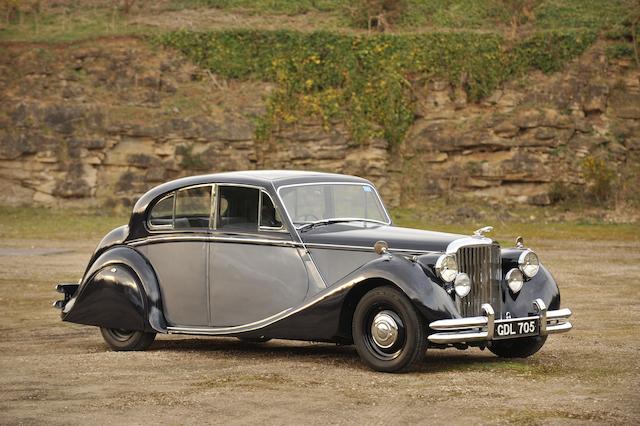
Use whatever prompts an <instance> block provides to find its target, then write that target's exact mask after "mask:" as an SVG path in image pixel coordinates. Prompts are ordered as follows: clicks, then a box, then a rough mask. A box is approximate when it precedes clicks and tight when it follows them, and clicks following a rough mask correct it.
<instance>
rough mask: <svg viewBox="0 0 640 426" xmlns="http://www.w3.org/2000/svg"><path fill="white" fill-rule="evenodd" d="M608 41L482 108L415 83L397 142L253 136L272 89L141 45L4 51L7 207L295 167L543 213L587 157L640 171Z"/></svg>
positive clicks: (632, 107)
mask: <svg viewBox="0 0 640 426" xmlns="http://www.w3.org/2000/svg"><path fill="white" fill-rule="evenodd" d="M605 47H606V46H605V45H604V42H598V43H596V44H595V45H594V46H592V47H591V48H590V49H589V50H588V51H587V52H586V53H585V54H584V55H582V56H581V57H580V58H579V59H578V60H576V61H573V62H572V63H570V64H568V65H567V66H566V67H565V68H564V70H563V71H562V72H558V73H554V74H550V75H545V74H542V73H532V74H529V75H527V76H526V77H524V78H521V79H518V80H516V81H511V82H509V83H508V84H506V85H505V86H504V87H502V88H501V89H500V90H498V91H496V92H494V93H493V94H492V95H491V96H489V97H487V98H485V99H484V100H483V101H481V102H479V103H477V102H469V101H468V100H467V99H466V95H465V92H464V91H463V90H458V89H454V88H452V87H451V86H450V85H449V84H448V83H445V82H442V81H430V82H428V83H423V82H413V83H412V85H413V89H414V90H413V92H414V94H415V97H416V102H415V105H416V110H415V116H416V119H415V122H414V124H413V126H412V127H411V129H410V130H409V132H408V136H407V138H406V140H405V142H404V143H402V144H400V145H399V146H389V145H388V143H387V142H386V141H384V140H380V139H376V140H369V141H365V142H363V143H356V142H354V141H353V140H351V139H350V137H349V133H348V132H347V131H345V129H344V128H343V126H342V124H341V123H331V125H329V126H323V125H322V123H319V122H317V121H315V120H311V119H310V120H308V121H305V122H302V123H298V124H296V125H292V126H285V127H283V128H281V129H280V130H279V131H277V132H276V133H275V135H274V137H273V138H271V140H270V141H269V142H264V141H259V140H258V139H257V138H256V136H255V133H256V131H255V130H256V129H255V122H256V118H257V117H259V116H260V115H261V114H264V109H265V102H264V98H265V95H266V94H268V93H269V92H270V90H272V88H273V87H272V86H271V85H269V84H266V83H259V82H237V81H225V80H222V79H220V78H219V77H217V76H215V75H213V74H210V73H207V72H205V71H203V70H201V69H198V68H197V67H195V66H193V65H191V64H190V63H189V62H188V61H187V60H185V59H184V58H183V57H182V56H180V55H179V54H177V53H174V52H172V51H168V50H163V49H160V48H157V47H152V46H150V45H149V44H148V43H146V42H144V41H141V40H138V39H135V38H112V39H101V40H96V41H91V42H83V43H77V44H58V45H45V44H42V45H40V44H27V43H15V44H5V45H3V46H2V47H1V48H2V50H3V51H4V53H3V54H2V55H0V201H1V202H2V203H5V204H23V203H28V204H32V203H35V204H42V205H67V206H68V205H78V206H124V207H128V206H130V205H131V204H132V203H133V202H134V201H135V199H136V198H137V197H138V196H139V195H140V194H141V193H143V192H144V191H146V190H147V189H149V188H151V187H152V186H154V185H156V184H158V183H161V182H163V181H166V180H169V179H172V178H176V177H179V176H185V175H191V174H200V173H209V172H217V171H227V170H242V169H269V168H288V169H309V170H323V171H333V172H340V173H348V174H357V175H360V176H364V177H367V178H369V179H371V180H372V181H373V182H374V183H376V184H377V185H378V186H379V188H380V190H381V193H382V195H383V197H384V198H385V199H386V201H387V202H388V203H390V204H391V205H399V204H401V203H402V204H411V203H414V202H417V203H419V202H421V201H422V200H424V199H428V198H429V197H433V196H440V195H442V194H445V193H447V192H449V191H455V192H456V193H461V194H469V195H478V196H485V197H492V198H497V199H501V200H504V199H506V200H510V201H514V202H526V203H532V204H549V203H550V202H551V201H552V195H553V194H551V195H550V192H552V190H553V185H554V184H556V185H557V183H558V182H561V183H563V184H566V185H574V186H576V187H577V188H580V187H581V186H583V185H584V184H585V181H584V179H583V176H582V169H581V167H582V166H581V165H582V163H583V161H584V158H587V157H589V156H597V157H601V158H604V159H606V160H607V161H608V164H610V165H611V167H612V168H614V169H621V168H624V167H627V166H628V165H630V164H631V165H634V164H635V165H637V164H638V163H639V159H640V79H639V77H640V74H639V72H638V69H637V68H636V67H635V65H634V64H632V63H631V62H630V61H629V60H623V59H620V60H616V61H611V60H609V59H608V58H607V57H606V55H605ZM556 188H557V187H556Z"/></svg>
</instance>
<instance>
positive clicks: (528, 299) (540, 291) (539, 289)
mask: <svg viewBox="0 0 640 426" xmlns="http://www.w3.org/2000/svg"><path fill="white" fill-rule="evenodd" d="M502 292H503V294H504V298H503V303H502V311H503V313H504V314H505V315H506V313H507V312H509V313H510V314H511V317H512V318H516V317H526V316H528V315H530V314H532V313H533V305H532V303H533V301H534V300H536V299H542V301H543V302H544V303H545V304H546V305H547V308H548V309H549V310H552V309H560V289H559V288H558V284H556V280H555V279H554V278H553V275H551V272H549V270H548V269H547V268H545V267H544V266H543V265H540V270H539V271H538V273H537V274H536V275H535V276H534V277H533V278H530V279H529V280H527V281H525V283H524V286H523V287H522V290H520V291H519V292H518V293H517V294H514V293H513V292H512V291H511V290H510V289H509V286H508V285H507V282H506V280H503V282H502Z"/></svg>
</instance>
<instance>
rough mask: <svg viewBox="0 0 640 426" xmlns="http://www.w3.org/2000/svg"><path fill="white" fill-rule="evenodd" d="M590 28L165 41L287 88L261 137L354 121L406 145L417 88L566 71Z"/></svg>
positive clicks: (237, 33) (218, 35) (221, 68)
mask: <svg viewBox="0 0 640 426" xmlns="http://www.w3.org/2000/svg"><path fill="white" fill-rule="evenodd" d="M595 37H596V34H595V33H594V32H593V31H589V30H568V31H546V32H538V33H535V34H534V35H532V36H530V37H528V38H525V39H523V40H521V41H519V42H517V43H515V44H513V43H511V46H509V42H508V41H507V40H506V39H505V38H504V37H503V36H501V35H499V34H495V33H477V32H440V33H424V34H403V35H388V34H379V35H375V36H370V35H363V34H358V35H349V34H336V33H329V32H312V33H303V32H297V31H252V30H232V31H214V32H194V31H177V32H170V33H166V34H163V35H161V36H159V38H158V39H159V41H160V43H162V44H163V45H165V46H171V47H174V48H177V49H179V50H180V51H182V52H183V53H184V54H185V55H187V56H188V57H189V58H191V59H192V60H193V61H194V62H196V63H197V64H199V65H200V66H202V67H205V68H207V69H210V70H211V71H212V72H214V73H216V74H219V75H222V76H223V77H226V78H259V79H262V80H265V81H271V82H275V83H277V87H276V89H275V90H274V91H273V92H272V94H271V96H270V98H269V100H268V112H267V115H266V117H264V118H263V119H262V121H261V126H260V131H261V135H262V136H263V137H267V136H268V135H269V134H270V131H271V130H272V129H273V128H274V127H276V126H277V125H278V124H279V123H293V122H295V121H297V120H299V119H300V118H302V117H309V116H319V117H321V118H322V119H323V120H324V122H325V123H327V124H328V123H329V122H330V121H333V120H341V121H344V122H345V123H346V124H347V125H348V127H349V129H350V131H351V133H352V136H353V137H354V139H356V140H360V141H361V140H364V139H367V138H375V137H382V138H384V139H386V140H387V141H389V142H391V143H399V142H400V141H402V139H403V137H404V134H405V132H406V130H407V129H408V128H409V126H410V125H411V123H412V122H413V119H414V115H413V107H412V102H413V95H412V92H411V84H412V82H413V81H421V80H422V81H424V80H427V79H430V78H439V79H445V80H448V81H449V82H450V83H451V84H452V85H453V86H461V87H462V88H464V90H465V91H466V92H467V94H468V96H469V98H470V99H472V100H478V99H480V98H482V97H483V96H486V95H488V94H489V93H491V92H492V91H493V90H494V89H495V88H496V87H498V86H499V85H500V84H501V83H502V82H504V81H505V80H507V79H508V78H511V77H513V76H515V75H519V74H521V73H523V72H525V71H528V70H531V69H537V70H541V71H544V72H549V71H555V70H558V69H559V68H560V67H561V66H562V65H563V64H564V63H565V62H566V61H567V60H568V59H571V58H573V57H574V56H576V55H578V54H580V53H582V52H583V51H584V49H585V48H586V47H588V46H589V45H590V44H591V43H592V42H593V41H594V39H595Z"/></svg>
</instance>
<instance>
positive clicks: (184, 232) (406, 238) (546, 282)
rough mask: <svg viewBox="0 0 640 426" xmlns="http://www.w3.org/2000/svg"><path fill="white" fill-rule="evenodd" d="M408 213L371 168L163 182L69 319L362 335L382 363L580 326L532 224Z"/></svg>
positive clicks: (107, 328) (117, 239)
mask: <svg viewBox="0 0 640 426" xmlns="http://www.w3.org/2000/svg"><path fill="white" fill-rule="evenodd" d="M490 230H491V228H490V227H487V228H482V229H479V230H477V231H476V232H475V233H473V235H471V236H464V235H454V234H448V233H442V232H431V231H423V230H416V229H407V228H401V227H397V226H394V225H393V224H392V222H391V219H390V217H389V214H388V213H387V211H386V209H385V207H384V206H383V204H382V201H381V200H380V197H379V195H378V192H377V191H376V188H375V187H374V186H373V185H372V184H371V182H369V181H368V180H365V179H361V178H358V177H353V176H345V175H339V174H328V173H315V172H301V171H246V172H230V173H219V174H211V175H203V176H193V177H187V178H182V179H178V180H174V181H172V182H168V183H165V184H162V185H160V186H158V187H156V188H153V189H151V190H150V191H149V192H147V193H146V194H144V195H143V196H142V197H141V198H140V199H139V200H138V202H137V203H136V205H135V207H134V208H133V213H132V215H131V219H130V221H129V224H128V225H124V226H121V227H119V228H116V229H114V230H113V231H111V232H109V233H108V234H107V235H106V236H105V237H104V238H103V239H102V241H101V242H100V243H99V244H98V247H97V248H96V250H95V252H94V254H93V256H92V257H91V260H90V262H89V265H88V267H87V269H86V271H85V272H84V276H83V278H82V280H81V281H80V282H79V284H59V285H58V286H57V290H58V291H59V292H60V293H63V294H64V299H63V300H59V301H57V302H55V303H54V305H55V306H56V307H57V308H59V309H61V310H62V313H61V316H62V319H63V320H64V321H69V322H73V323H79V324H88V325H94V326H98V327H100V329H101V332H102V336H103V337H104V339H105V340H106V342H107V344H108V345H109V346H110V347H111V348H112V349H114V350H116V351H119V350H144V349H146V348H147V347H148V346H149V345H150V344H151V343H152V341H153V340H154V338H155V336H156V333H181V334H193V335H206V336H234V337H237V338H239V339H242V340H246V341H249V342H264V341H267V340H269V339H295V340H308V341H324V342H335V343H339V344H355V346H356V349H357V352H358V354H359V355H360V357H361V358H362V360H363V361H364V362H365V363H366V364H368V365H369V366H370V367H371V368H373V369H375V370H378V371H388V372H392V371H400V370H406V369H410V368H411V366H412V365H415V364H416V363H417V362H418V361H420V360H421V359H422V358H423V357H424V355H425V351H426V349H427V348H447V347H456V348H458V349H465V348H468V347H470V346H475V347H480V348H482V349H484V348H488V349H489V350H490V351H491V352H493V353H495V354H497V355H498V356H501V357H527V356H529V355H532V354H534V353H535V352H537V351H538V350H539V349H540V348H541V347H542V345H543V344H544V342H545V340H546V339H547V335H548V334H551V333H560V332H565V331H568V330H570V329H571V323H570V322H569V321H568V318H569V316H570V315H571V311H570V310H569V309H566V308H564V309H561V308H560V293H559V291H558V287H557V285H556V282H555V281H554V279H553V277H552V276H551V273H550V272H549V271H548V270H547V269H546V268H545V267H544V266H542V265H541V264H540V262H539V260H538V257H537V256H536V254H535V253H534V252H533V251H531V250H530V249H527V248H525V247H524V246H523V244H522V240H521V239H519V240H518V241H517V244H516V246H515V247H513V248H508V249H502V248H501V247H500V245H499V244H498V243H497V242H496V241H494V240H492V239H490V238H488V237H486V236H485V235H484V234H485V233H487V232H488V231H490Z"/></svg>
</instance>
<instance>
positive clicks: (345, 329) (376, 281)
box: [338, 277, 404, 343]
mask: <svg viewBox="0 0 640 426" xmlns="http://www.w3.org/2000/svg"><path fill="white" fill-rule="evenodd" d="M378 287H393V288H396V289H398V290H400V291H402V289H401V288H400V287H399V286H398V285H397V284H396V283H394V282H393V281H391V280H389V279H387V278H383V277H371V278H367V279H365V280H363V281H361V282H360V283H359V284H358V285H356V286H355V287H353V288H352V289H350V290H349V292H348V293H347V295H346V296H345V298H344V301H343V303H342V309H341V311H340V322H339V323H338V334H339V335H340V336H342V337H343V338H344V339H345V340H346V341H347V342H348V343H353V336H352V330H351V324H352V322H353V314H354V313H355V310H356V306H358V303H359V302H360V300H361V299H362V298H363V297H364V295H365V294H367V293H368V292H370V291H371V290H373V289H375V288H378ZM402 292H403V293H404V291H402Z"/></svg>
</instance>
